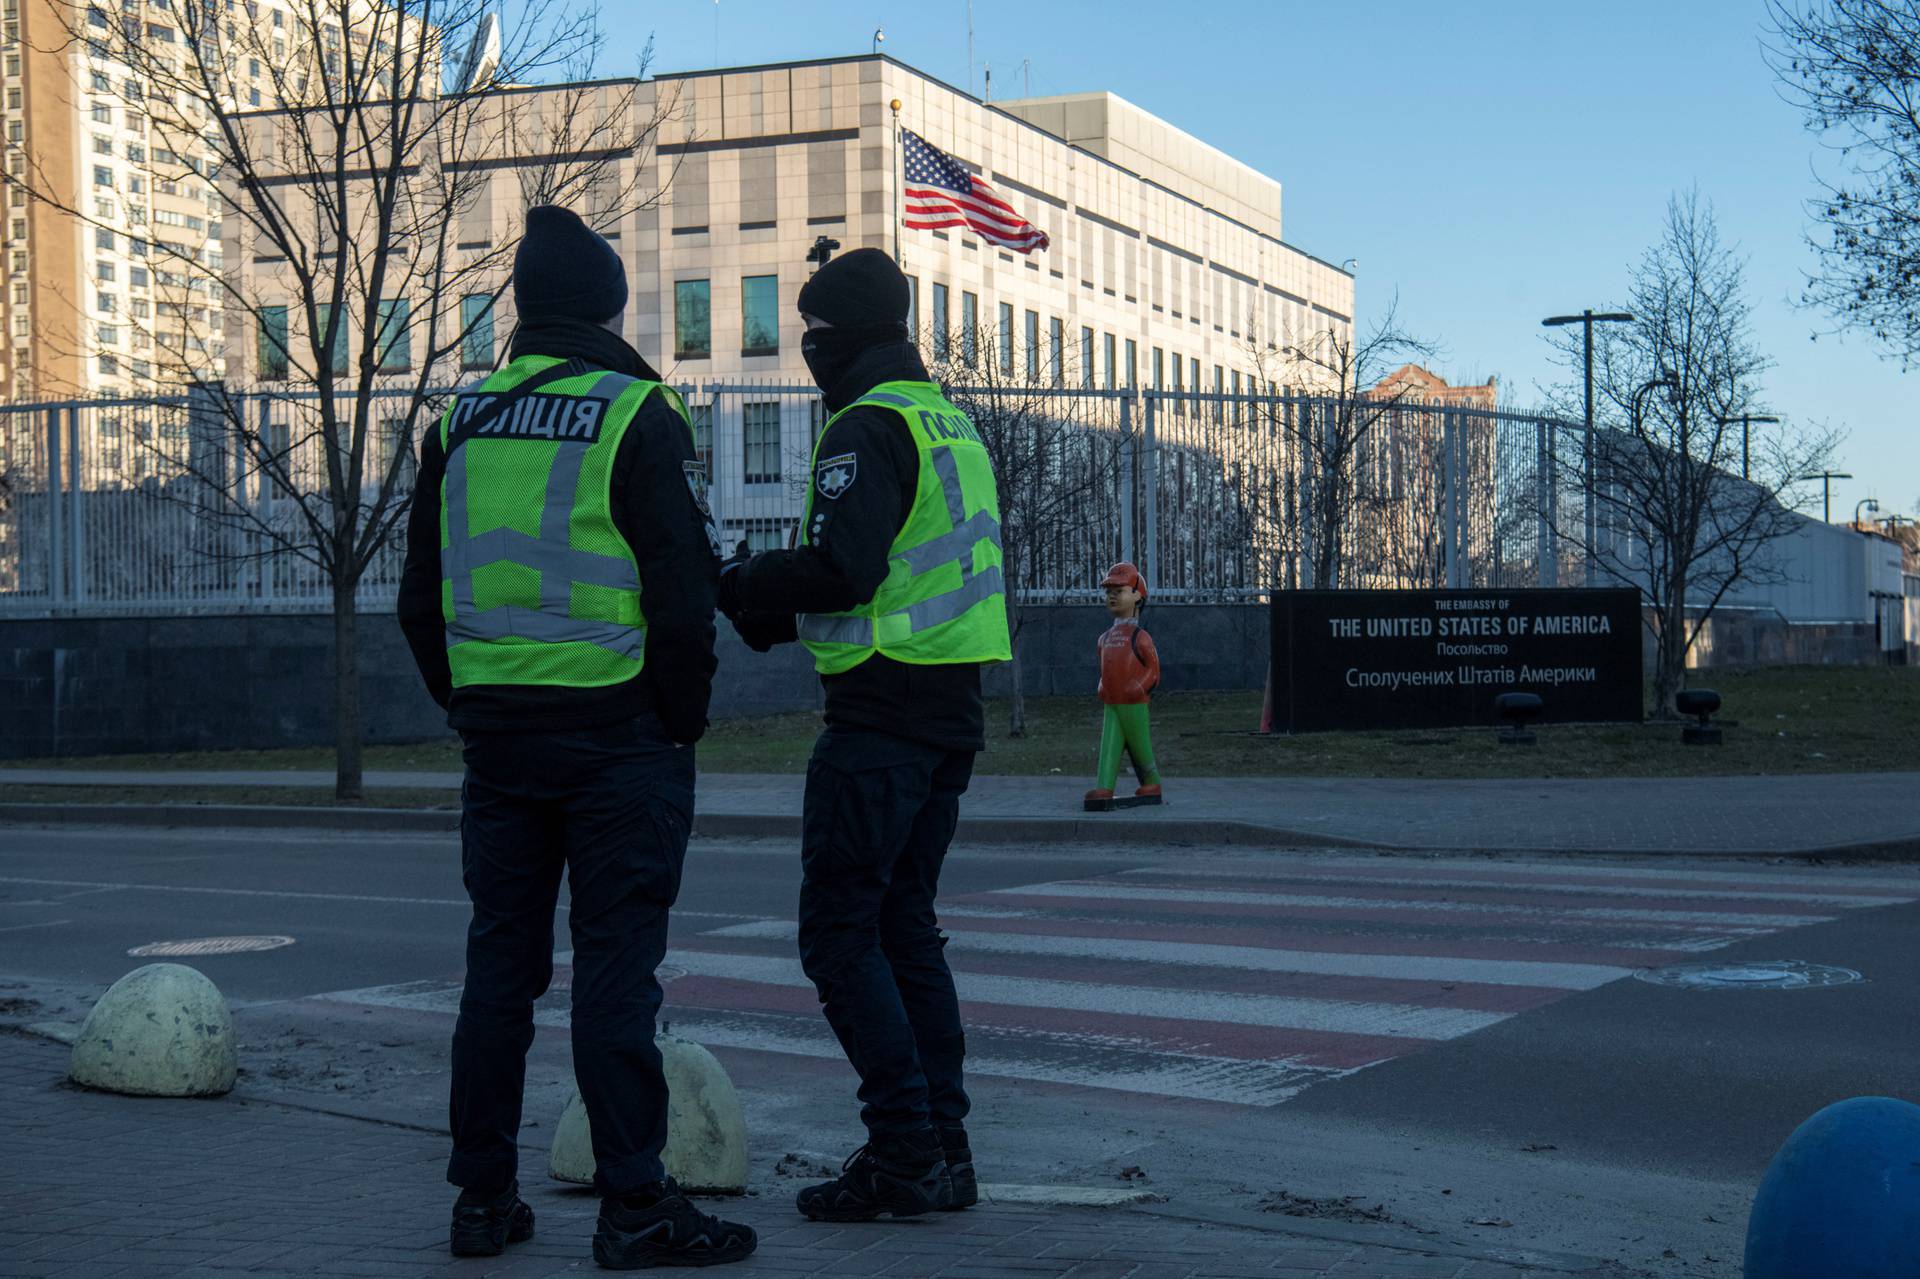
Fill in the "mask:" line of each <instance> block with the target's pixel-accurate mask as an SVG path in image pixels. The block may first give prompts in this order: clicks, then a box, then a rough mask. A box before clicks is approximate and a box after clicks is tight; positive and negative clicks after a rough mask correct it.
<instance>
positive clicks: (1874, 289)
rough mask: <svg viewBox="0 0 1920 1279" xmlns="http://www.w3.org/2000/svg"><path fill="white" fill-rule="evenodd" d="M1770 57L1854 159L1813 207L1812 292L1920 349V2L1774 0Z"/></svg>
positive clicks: (1814, 299)
mask: <svg viewBox="0 0 1920 1279" xmlns="http://www.w3.org/2000/svg"><path fill="white" fill-rule="evenodd" d="M1768 12H1769V16H1770V18H1771V31H1770V32H1769V36H1770V39H1769V41H1768V43H1767V44H1766V45H1765V46H1764V48H1765V55H1766V58H1767V63H1768V65H1769V66H1770V67H1771V68H1772V70H1773V72H1774V74H1775V75H1776V76H1777V77H1778V78H1779V81H1780V84H1781V87H1782V90H1783V92H1784V95H1785V96H1786V98H1787V99H1788V101H1790V102H1792V103H1794V104H1795V105H1797V106H1798V107H1800V108H1801V110H1802V111H1803V112H1804V113H1805V116H1806V122H1807V128H1808V129H1809V130H1811V131H1813V132H1814V133H1817V134H1819V135H1820V136H1821V137H1822V138H1823V139H1830V140H1831V143H1832V145H1833V146H1834V148H1835V149H1836V150H1837V151H1838V153H1839V156H1840V159H1841V162H1842V165H1843V166H1844V168H1845V169H1846V170H1847V173H1846V175H1845V176H1844V177H1842V178H1840V179H1838V180H1827V179H1824V178H1823V179H1820V193H1819V195H1818V196H1817V197H1816V198H1814V199H1813V200H1810V201H1809V202H1808V205H1807V207H1808V211H1809V212H1810V213H1811V214H1812V215H1813V218H1814V220H1815V222H1816V223H1818V224H1819V226H1820V227H1821V232H1822V235H1821V237H1820V238H1813V239H1810V243H1811V244H1812V247H1813V248H1814V251H1815V252H1816V254H1817V255H1818V262H1819V268H1818V270H1817V271H1816V272H1815V273H1814V274H1813V275H1812V277H1811V278H1810V279H1809V281H1808V285H1807V289H1806V293H1805V300H1806V301H1807V302H1808V303H1810V304H1813V305H1817V306H1820V307H1822V308H1824V309H1826V310H1828V311H1830V312H1832V313H1833V314H1834V315H1835V316H1836V317H1837V318H1838V319H1839V321H1840V322H1841V323H1842V324H1844V325H1853V326H1859V327H1862V328H1865V329H1866V330H1867V331H1868V332H1870V333H1871V334H1873V336H1874V338H1875V339H1876V340H1877V341H1879V342H1880V343H1881V344H1882V345H1883V346H1884V347H1886V348H1887V350H1889V351H1890V352H1892V353H1893V354H1894V355H1896V356H1898V357H1899V359H1900V361H1901V362H1902V364H1903V365H1911V364H1913V363H1914V362H1915V361H1916V359H1920V5H1917V4H1915V3H1914V0H1769V2H1768Z"/></svg>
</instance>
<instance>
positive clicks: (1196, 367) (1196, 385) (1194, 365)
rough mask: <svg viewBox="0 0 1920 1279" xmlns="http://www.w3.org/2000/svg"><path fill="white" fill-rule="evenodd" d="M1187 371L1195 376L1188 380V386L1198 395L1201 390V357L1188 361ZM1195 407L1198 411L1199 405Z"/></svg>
mask: <svg viewBox="0 0 1920 1279" xmlns="http://www.w3.org/2000/svg"><path fill="white" fill-rule="evenodd" d="M1187 371H1188V372H1190V373H1192V374H1193V376H1192V377H1191V378H1189V379H1188V385H1189V386H1191V387H1192V388H1193V390H1194V392H1195V393H1196V394H1197V393H1198V392H1199V390H1200V357H1199V356H1194V357H1192V358H1191V359H1189V360H1188V361H1187ZM1195 407H1196V409H1197V408H1198V406H1197V405H1196V406H1195Z"/></svg>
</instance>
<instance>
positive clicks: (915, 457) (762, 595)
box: [728, 342, 986, 751]
mask: <svg viewBox="0 0 1920 1279" xmlns="http://www.w3.org/2000/svg"><path fill="white" fill-rule="evenodd" d="M927 380H928V379H927V370H926V366H925V365H924V364H922V363H921V362H920V356H919V354H918V353H917V352H915V350H914V349H913V346H912V344H911V343H908V342H894V343H887V344H885V345H881V346H876V347H873V348H871V349H870V350H867V351H865V352H863V353H862V354H861V355H860V356H859V358H857V359H856V360H855V361H854V363H853V364H852V365H851V366H850V367H849V368H848V370H847V372H846V373H845V374H843V375H842V376H841V377H840V379H839V380H838V381H836V382H835V383H834V385H833V386H831V387H830V388H828V389H827V392H826V405H827V411H828V412H830V413H832V412H838V411H839V410H841V409H843V408H845V407H846V406H847V405H849V404H851V403H853V402H854V401H855V400H857V399H859V398H860V397H861V396H862V395H865V394H866V393H867V392H868V391H871V390H872V389H873V388H874V387H876V386H878V385H880V384H881V383H882V382H925V381H927ZM818 457H819V458H820V461H821V462H822V464H823V466H822V469H825V466H824V464H825V463H826V461H827V460H828V459H830V458H833V459H837V458H842V457H851V459H852V462H851V465H850V466H849V465H847V464H845V463H842V464H840V465H839V466H837V467H836V468H835V469H836V470H838V471H839V472H840V473H841V474H843V475H844V474H851V476H852V482H851V483H848V484H845V486H844V487H839V489H838V493H839V495H838V496H837V497H832V498H828V497H827V496H825V494H824V493H822V492H816V493H815V494H814V498H813V515H814V524H813V527H812V528H811V529H810V530H809V537H808V544H807V545H805V546H799V547H796V548H794V549H793V550H787V551H762V552H761V553H760V554H758V555H756V556H754V557H753V558H752V559H751V560H749V561H748V562H747V563H746V564H745V565H744V566H742V567H741V568H740V569H738V570H736V571H735V572H733V573H731V574H729V577H730V578H734V579H738V580H737V581H730V582H729V583H728V592H729V595H730V596H731V599H732V601H733V602H737V604H738V606H739V607H740V608H741V609H744V610H747V611H748V614H749V616H748V617H747V618H745V619H743V621H742V623H741V634H742V635H743V636H744V637H746V638H747V639H748V642H749V643H755V642H759V643H761V644H763V645H764V644H766V643H778V642H782V641H786V640H792V639H794V638H795V633H794V626H795V623H794V614H796V613H838V612H844V611H846V610H847V609H851V608H857V607H859V606H860V605H862V604H865V603H866V602H867V601H869V600H871V599H872V598H873V596H874V592H875V591H878V590H879V589H880V584H881V583H882V582H884V581H886V578H887V553H888V551H890V550H891V549H892V547H893V539H894V538H895V537H897V536H898V535H899V533H900V529H901V527H902V526H903V525H905V523H906V522H907V516H908V515H909V514H911V513H912V511H913V499H914V491H915V488H916V486H917V485H918V483H919V475H920V457H919V452H918V450H917V449H915V448H914V444H913V440H912V439H911V438H909V437H908V435H907V430H906V423H905V421H903V420H902V418H901V417H900V415H899V414H898V413H895V412H893V411H892V410H891V409H880V408H858V409H855V410H853V411H852V412H850V413H847V414H846V415H845V416H843V417H841V418H840V419H839V420H837V421H835V422H834V424H833V425H832V426H830V427H828V428H827V432H826V434H825V435H823V436H822V437H821V439H820V448H819V452H818ZM756 615H757V616H756ZM821 683H822V684H823V685H824V686H825V688H826V693H827V710H826V718H827V723H829V724H832V725H836V726H845V727H850V728H872V729H878V730H880V731H881V732H885V733H891V734H893V735H895V736H897V737H905V738H909V739H911V740H913V741H918V742H925V743H926V744H928V745H930V746H935V747H939V748H941V749H943V750H972V751H977V750H980V749H982V748H984V747H985V745H986V715H985V711H984V709H983V708H982V706H981V702H980V667H979V664H978V663H975V662H965V663H961V664H958V665H952V666H913V665H908V664H907V663H904V662H896V661H894V660H893V659H891V658H887V657H881V656H878V655H875V656H873V657H869V658H868V659H867V660H866V661H864V662H862V663H861V664H860V665H858V666H856V667H854V668H853V669H852V670H850V671H846V672H843V673H842V674H839V675H824V676H822V677H821Z"/></svg>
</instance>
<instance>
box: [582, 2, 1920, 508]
mask: <svg viewBox="0 0 1920 1279" xmlns="http://www.w3.org/2000/svg"><path fill="white" fill-rule="evenodd" d="M716 11H717V14H718V18H719V44H718V49H719V60H720V63H721V64H722V65H729V66H733V65H742V64H749V63H756V62H776V61H787V60H794V59H802V58H814V57H829V56H837V55H844V54H848V53H856V52H865V51H866V50H867V49H868V48H869V45H870V41H871V38H872V35H873V30H874V27H875V26H881V27H884V28H885V30H886V35H887V38H886V43H885V45H884V46H883V48H884V49H885V51H886V52H888V53H890V54H892V55H893V56H894V57H896V58H898V59H900V60H901V61H903V62H906V63H908V64H910V65H912V66H915V67H918V68H920V69H921V70H923V71H926V72H927V73H929V74H931V75H934V76H937V77H939V78H941V79H943V80H946V81H947V82H948V83H950V84H954V85H957V86H960V87H962V88H964V87H966V86H967V82H968V79H967V77H968V64H967V4H966V0H919V2H917V3H897V2H895V0H851V2H842V0H811V2H808V3H796V2H795V0H720V3H719V5H718V6H717V7H716V5H715V4H714V3H713V0H660V2H645V3H643V2H641V0H609V3H608V4H607V5H606V7H605V9H604V13H605V15H606V22H607V25H608V29H609V31H608V34H609V43H608V47H607V50H606V56H605V58H604V59H603V62H602V65H601V70H602V71H603V72H604V73H610V74H611V73H618V72H620V71H623V70H626V69H627V68H629V67H630V66H631V65H632V60H633V57H634V55H635V54H636V53H637V51H638V50H639V48H640V46H641V45H642V44H643V43H644V42H645V39H646V37H647V35H648V33H649V32H651V34H652V35H653V37H654V40H655V63H654V65H655V68H656V69H657V70H662V71H667V70H679V69H691V68H703V67H710V66H713V65H715V16H716ZM973 15H974V17H973V24H974V49H975V68H974V79H973V86H974V91H975V93H976V94H977V93H979V92H980V87H981V75H982V72H981V67H982V65H985V64H990V65H991V66H992V68H993V73H994V86H995V87H994V96H995V97H996V98H1003V97H1013V96H1018V95H1019V94H1020V93H1021V91H1022V81H1021V65H1020V64H1021V62H1022V60H1023V59H1027V60H1031V69H1030V74H1031V83H1032V91H1033V93H1034V94H1036V95H1039V94H1049V93H1070V92H1079V91H1084V90H1091V89H1107V90H1111V91H1112V92H1114V93H1117V94H1119V95H1120V96H1122V97H1124V98H1127V99H1129V100H1131V101H1133V102H1135V103H1137V104H1139V105H1140V106H1142V107H1144V108H1146V109H1147V110H1149V111H1152V112H1153V113H1154V114H1156V115H1159V116H1161V117H1162V118H1164V119H1166V120H1168V121H1170V122H1171V123H1173V124H1175V125H1178V126H1179V127H1181V128H1183V129H1185V130H1187V131H1188V132H1190V133H1192V134H1194V135H1196V136H1198V137H1200V138H1202V139H1204V140H1206V141H1207V142H1210V143H1212V144H1213V145H1215V146H1217V147H1220V148H1221V149H1222V150H1225V151H1227V152H1228V153H1230V154H1232V155H1234V156H1236V157H1238V158H1239V159H1241V160H1243V161H1245V162H1246V163H1248V164H1250V165H1252V166H1253V167H1255V168H1257V169H1259V170H1261V171H1262V172H1264V173H1267V174H1269V175H1271V176H1273V177H1275V178H1277V179H1279V180H1280V182H1281V183H1282V184H1283V185H1284V188H1285V212H1284V216H1285V231H1286V238H1287V239H1288V241H1290V242H1291V243H1293V244H1296V245H1298V246H1299V247H1300V248H1302V249H1304V250H1306V251H1307V252H1309V253H1312V254H1314V255H1315V256H1317V257H1321V258H1325V259H1328V260H1329V261H1334V262H1338V261H1340V260H1342V259H1344V258H1349V257H1352V258H1358V259H1359V263H1360V265H1359V271H1358V281H1359V311H1360V318H1361V321H1362V323H1365V322H1366V321H1367V320H1368V319H1369V318H1370V317H1371V316H1373V315H1375V314H1377V312H1378V310H1379V308H1381V307H1382V306H1384V305H1385V303H1386V302H1387V301H1388V300H1389V298H1390V297H1391V296H1392V294H1393V293H1394V292H1395V291H1397V292H1398V294H1399V299H1400V308H1401V317H1402V319H1403V321H1405V322H1406V324H1407V325H1408V326H1409V327H1410V328H1412V329H1413V330H1414V331H1416V332H1417V333H1419V334H1421V335H1423V336H1426V337H1430V338H1433V339H1435V340H1438V341H1439V342H1440V343H1442V345H1443V346H1444V348H1445V350H1446V354H1445V355H1444V356H1443V358H1441V359H1440V360H1438V361H1436V362H1435V363H1436V365H1437V366H1438V367H1437V371H1439V372H1442V373H1444V374H1446V375H1447V376H1449V377H1452V378H1455V379H1456V380H1460V379H1466V378H1478V377H1481V376H1484V375H1485V374H1488V373H1497V374H1499V375H1500V377H1501V380H1502V382H1503V383H1504V384H1505V386H1506V391H1505V392H1503V395H1502V398H1503V400H1509V401H1510V402H1516V403H1521V404H1526V403H1531V402H1534V401H1536V400H1537V399H1538V398H1539V396H1538V392H1537V391H1536V390H1535V387H1536V384H1540V383H1546V382H1551V381H1555V380H1557V379H1558V378H1559V377H1561V376H1562V375H1561V374H1560V373H1559V372H1558V371H1557V370H1556V368H1555V367H1554V366H1553V365H1552V364H1551V362H1550V360H1549V354H1550V352H1549V350H1548V348H1547V346H1546V344H1545V342H1544V341H1543V340H1542V337H1541V335H1542V333H1543V332H1544V330H1542V329H1541V328H1540V324H1539V321H1540V319H1541V318H1542V317H1543V316H1546V315H1550V314H1556V313H1560V312H1568V311H1578V310H1580V309H1581V308H1582V307H1586V306H1592V307H1595V308H1599V307H1602V306H1603V305H1606V304H1609V303H1614V302H1617V301H1618V300H1619V299H1620V298H1621V297H1622V296H1623V295H1624V293H1625V291H1626V269H1627V267H1628V266H1629V264H1630V263H1632V262H1633V260H1634V259H1635V258H1637V257H1638V255H1639V254H1640V252H1641V251H1642V249H1643V248H1644V247H1645V246H1646V245H1647V244H1648V243H1650V242H1651V241H1652V240H1653V239H1654V237H1655V236H1656V235H1657V234H1658V233H1659V230H1660V224H1661V219H1662V217H1663V216H1664V212H1665V208H1666V202H1667V198H1668V196H1669V195H1670V194H1671V193H1672V192H1674V191H1676V190H1680V189H1684V188H1686V187H1689V186H1694V185H1697V186H1698V188H1699V190H1700V194H1701V195H1702V196H1703V197H1704V198H1705V199H1707V200H1709V201H1711V202H1712V203H1713V205H1714V209H1715V212H1716V213H1717V215H1718V217H1719V220H1720V228H1721V233H1722V235H1723V237H1724V238H1725V239H1727V240H1728V241H1730V242H1733V243H1736V244H1737V245H1738V246H1739V248H1740V249H1741V251H1742V252H1743V254H1744V255H1745V256H1746V258H1747V263H1748V286H1749V295H1750V298H1751V300H1752V301H1753V303H1754V308H1755V320H1756V325H1755V328H1756V336H1757V338H1758V340H1759V341H1760V343H1761V345H1762V346H1763V348H1764V349H1765V350H1766V351H1767V352H1768V354H1769V355H1770V356H1771V357H1772V358H1773V359H1774V360H1775V361H1776V367H1775V368H1774V369H1773V371H1772V372H1771V373H1770V374H1769V375H1768V376H1767V379H1766V388H1767V395H1766V398H1767V401H1768V403H1769V405H1770V406H1771V407H1772V408H1773V409H1774V410H1775V411H1777V412H1779V413H1780V414H1782V415H1783V416H1786V417H1788V418H1789V419H1793V420H1806V421H1818V422H1824V423H1827V424H1829V425H1833V426H1837V427H1841V428H1843V429H1844V430H1845V431H1846V432H1847V439H1846V441H1845V443H1844V444H1843V445H1842V450H1841V457H1840V464H1839V466H1838V468H1837V469H1839V470H1843V471H1851V472H1852V473H1853V474H1854V475H1855V476H1856V477H1857V478H1856V479H1854V480H1852V481H1842V482H1839V483H1837V484H1836V486H1835V492H1834V511H1835V515H1836V517H1840V518H1846V517H1850V516H1851V514H1852V512H1853V506H1854V502H1855V501H1856V500H1857V499H1859V498H1863V497H1869V496H1876V497H1878V498H1880V500H1881V501H1882V503H1883V505H1884V508H1885V509H1886V510H1887V511H1895V510H1898V511H1903V512H1907V513H1916V506H1920V435H1917V434H1916V432H1915V430H1914V416H1915V412H1914V409H1913V408H1912V407H1911V406H1912V403H1913V400H1914V397H1915V393H1916V391H1917V390H1920V373H1916V374H1903V373H1902V372H1901V371H1900V369H1899V366H1898V365H1897V363H1894V362H1890V361H1887V360H1884V359H1882V358H1880V355H1879V353H1878V352H1877V351H1876V350H1875V349H1874V348H1873V347H1872V345H1871V343H1870V342H1869V341H1868V340H1867V339H1866V338H1865V337H1863V336H1853V335H1844V334H1843V335H1834V334H1832V333H1831V328H1832V325H1831V324H1830V322H1829V321H1828V320H1827V318H1826V317H1825V316H1823V315H1820V314H1818V313H1813V312H1808V311H1804V310H1801V309H1799V308H1797V307H1796V306H1795V305H1794V304H1793V299H1794V298H1795V297H1797V295H1798V293H1799V290H1800V286H1801V282H1802V280H1803V278H1804V274H1805V272H1806V271H1807V270H1808V269H1810V268H1811V266H1812V264H1813V259H1812V255H1811V251H1810V250H1809V249H1808V248H1807V247H1806V243H1805V238H1804V237H1805V233H1806V230H1807V219H1806V211H1805V203H1804V202H1805V201H1806V199H1807V198H1808V197H1809V196H1810V195H1811V194H1812V193H1813V191H1814V189H1815V188H1814V181H1813V175H1814V173H1815V172H1816V170H1818V171H1822V172H1831V171H1833V166H1834V165H1835V163H1836V160H1835V158H1834V157H1833V156H1832V155H1831V153H1830V152H1828V151H1826V150H1825V149H1824V148H1822V147H1821V145H1820V144H1819V142H1818V141H1817V140H1816V139H1815V138H1813V137H1812V136H1811V135H1809V134H1808V133H1807V132H1806V131H1805V129H1804V128H1803V127H1802V123H1801V120H1800V116H1799V113H1798V112H1797V111H1795V109H1794V108H1793V107H1792V106H1790V105H1788V104H1787V103H1786V102H1784V101H1782V100H1781V99H1780V97H1779V96H1778V94H1777V92H1776V88H1775V85H1774V82H1773V80H1772V77H1771V75H1770V73H1769V72H1768V70H1767V68H1766V66H1765V64H1764V63H1763V62H1762V60H1761V53H1760V47H1759V42H1760V39H1761V24H1762V21H1763V19H1764V12H1763V8H1762V5H1761V4H1760V3H1759V0H1662V2H1651V0H1610V3H1607V4H1604V5H1598V4H1596V5H1571V4H1556V3H1541V2H1540V0H1530V2H1526V3H1521V2H1506V0H1498V2H1496V0H1478V2H1470V3H1455V4H1452V5H1436V4H1432V3H1398V2H1391V0H1344V2H1334V0H1313V2H1311V3H1307V2H1302V0H1191V2H1190V3H1187V4H1167V3H1164V2H1161V3H1152V4H1147V3H1136V2H1135V0H1103V2H1093V0H974V4H973ZM1816 332H1818V333H1820V335H1821V336H1820V337H1819V339H1818V341H1811V340H1810V338H1811V337H1812V335H1813V334H1815V333H1816ZM1817 501H1818V495H1817V493H1816V494H1815V496H1814V502H1815V503H1816V506H1817ZM1843 512H1844V514H1843Z"/></svg>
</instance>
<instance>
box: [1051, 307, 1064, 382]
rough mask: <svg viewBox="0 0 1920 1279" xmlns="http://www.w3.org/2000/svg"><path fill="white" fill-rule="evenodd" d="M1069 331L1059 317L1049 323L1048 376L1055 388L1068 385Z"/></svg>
mask: <svg viewBox="0 0 1920 1279" xmlns="http://www.w3.org/2000/svg"><path fill="white" fill-rule="evenodd" d="M1066 346H1067V330H1066V326H1065V325H1064V324H1063V323H1061V320H1060V317H1059V316H1057V315H1056V316H1054V317H1053V318H1052V319H1050V320H1048V321H1047V376H1048V377H1049V378H1050V379H1051V380H1052V382H1053V384H1054V385H1055V386H1065V385H1066V383H1067V369H1066V359H1067V351H1066Z"/></svg>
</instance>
